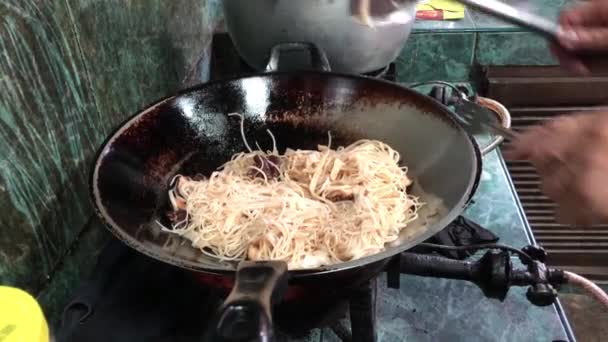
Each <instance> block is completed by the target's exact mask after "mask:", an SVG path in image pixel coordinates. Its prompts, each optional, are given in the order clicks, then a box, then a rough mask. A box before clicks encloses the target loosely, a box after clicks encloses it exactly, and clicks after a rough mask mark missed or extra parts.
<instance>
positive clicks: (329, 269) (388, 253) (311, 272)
mask: <svg viewBox="0 0 608 342" xmlns="http://www.w3.org/2000/svg"><path fill="white" fill-rule="evenodd" d="M309 76H317V77H331V78H336V77H338V78H346V79H350V80H355V81H362V82H375V83H380V84H384V85H386V86H389V87H395V88H399V89H400V90H401V91H404V92H405V93H406V94H407V95H409V96H412V97H415V98H417V99H419V100H420V101H424V102H425V103H423V104H424V105H428V106H432V107H433V108H434V109H435V110H436V111H440V112H443V114H445V119H446V120H447V121H449V123H450V124H451V125H452V126H454V127H455V128H457V129H458V130H459V131H460V132H461V133H462V134H464V135H465V136H466V137H467V139H468V141H469V142H470V148H471V149H472V153H473V154H474V155H475V156H476V158H475V159H476V161H475V163H474V164H475V165H472V166H473V169H474V170H475V175H474V177H472V179H471V180H470V181H469V184H468V186H467V191H466V192H465V193H464V194H463V195H462V197H461V199H460V200H459V201H458V205H457V206H455V207H454V208H453V209H452V210H451V211H450V212H449V213H448V214H447V215H446V216H445V217H443V218H442V219H441V220H440V221H438V222H436V223H435V224H433V226H432V227H435V229H429V230H428V232H430V233H428V232H427V233H426V234H421V235H420V236H418V237H417V238H416V239H413V240H411V241H409V242H408V243H406V244H401V245H397V246H392V247H389V248H387V249H385V250H384V251H382V252H380V253H377V254H373V255H370V256H366V257H363V258H359V259H356V260H352V261H347V262H342V263H338V264H332V265H327V266H322V267H319V268H314V269H304V270H290V271H289V274H290V278H299V277H308V276H317V275H324V274H328V273H334V272H338V271H343V270H348V269H353V268H357V267H361V266H364V265H368V264H373V263H376V262H379V261H382V260H385V259H388V258H390V257H393V256H395V255H397V254H399V253H402V252H404V251H406V250H408V249H410V248H412V247H414V246H415V245H417V244H418V243H420V242H422V241H424V240H426V239H428V238H430V237H431V236H432V235H433V234H435V233H436V232H438V231H440V229H437V228H436V227H438V226H441V227H446V226H447V225H448V224H449V223H450V222H452V221H453V220H455V219H456V218H457V217H458V216H459V215H460V214H461V213H462V211H463V210H464V209H465V208H466V206H467V204H468V203H469V201H470V199H471V198H472V196H473V195H474V193H475V190H476V188H477V186H478V183H479V179H480V175H481V152H480V150H479V147H478V144H477V143H476V141H475V139H474V138H473V137H472V136H471V135H470V134H468V133H467V132H466V131H465V130H464V129H463V128H462V127H461V126H460V125H459V124H458V123H457V122H456V120H455V119H454V116H453V115H454V114H453V113H452V112H451V111H450V110H449V109H448V108H447V107H445V106H443V105H441V103H440V102H438V101H437V100H435V99H433V98H431V97H429V96H427V95H425V94H422V93H419V92H417V91H415V90H413V89H411V88H408V87H407V86H404V85H401V84H398V83H395V82H390V81H386V80H383V79H378V78H374V77H370V76H363V75H352V74H343V73H334V72H325V71H305V70H302V71H295V72H293V71H292V72H288V71H278V72H269V73H251V74H247V75H242V76H236V77H231V78H227V79H220V80H213V81H210V82H206V83H201V84H197V85H194V86H192V87H188V88H185V89H182V90H179V91H177V92H176V93H175V94H173V95H169V96H166V97H163V98H161V99H159V100H156V101H154V102H152V103H151V104H149V105H147V106H144V107H143V109H140V110H138V111H137V112H135V113H134V114H132V115H130V116H129V117H128V118H126V119H125V120H123V121H122V122H121V123H120V124H118V125H117V126H116V128H114V129H113V130H112V132H111V133H110V134H109V135H108V137H107V138H106V139H104V141H103V143H102V144H101V145H100V147H99V148H98V149H97V151H96V153H95V158H94V162H93V167H92V168H91V169H90V173H89V195H90V200H91V201H92V204H93V208H94V210H95V214H96V215H97V216H98V217H99V218H100V220H101V221H102V223H103V224H104V225H105V226H106V228H107V229H108V230H109V231H110V232H111V233H112V234H113V235H114V236H115V237H117V238H119V239H120V240H121V241H122V242H123V243H125V244H127V245H128V246H129V247H131V248H133V249H134V250H136V251H138V252H140V253H142V254H144V255H147V256H149V257H152V258H154V259H156V260H159V261H161V262H166V263H168V264H171V265H174V266H177V267H180V268H183V269H187V270H190V271H195V272H202V273H210V274H220V275H226V274H228V275H230V274H234V273H235V271H236V269H227V268H224V267H223V268H209V267H202V266H200V265H199V264H197V263H194V262H190V261H183V260H177V259H173V258H167V257H165V256H162V255H159V254H158V253H155V252H153V251H151V250H150V249H149V248H146V247H145V246H143V244H141V243H140V242H139V241H137V240H135V239H133V238H132V236H131V235H128V234H125V233H124V232H123V230H122V229H120V227H118V225H116V224H114V223H112V222H110V221H111V220H108V217H106V216H107V215H105V214H104V213H103V212H102V210H101V208H100V205H101V204H99V205H98V203H97V200H98V198H97V196H96V190H95V189H96V182H95V179H96V173H97V169H98V166H99V164H100V162H101V161H102V160H103V154H104V152H105V151H106V149H107V148H108V147H109V146H108V143H109V142H110V141H112V140H113V139H114V138H116V136H117V133H118V132H119V131H121V130H122V129H124V128H125V126H127V125H128V123H129V122H131V121H133V120H134V119H136V118H137V117H139V116H141V115H143V114H144V113H146V112H147V111H149V110H151V109H153V108H154V107H156V106H158V105H160V104H161V103H164V102H166V101H168V100H170V99H173V98H177V97H181V96H185V95H187V94H191V93H194V92H197V91H200V90H203V89H205V88H208V87H213V86H214V85H216V84H222V83H229V82H232V81H237V80H242V79H247V78H259V77H309Z"/></svg>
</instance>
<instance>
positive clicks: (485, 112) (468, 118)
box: [454, 99, 517, 140]
mask: <svg viewBox="0 0 608 342" xmlns="http://www.w3.org/2000/svg"><path fill="white" fill-rule="evenodd" d="M454 109H455V111H456V113H457V119H458V120H459V121H460V122H461V123H462V124H464V125H465V126H466V128H467V131H468V132H469V133H470V134H478V133H494V134H496V135H500V136H502V137H503V138H505V139H509V140H514V139H516V137H517V134H516V133H515V132H514V131H513V130H511V129H509V128H505V127H503V126H501V124H500V121H499V120H498V118H497V116H496V114H494V112H492V111H491V110H489V109H488V108H486V107H484V106H480V105H478V104H477V103H475V102H471V101H469V100H466V99H460V100H459V101H458V102H457V103H455V104H454Z"/></svg>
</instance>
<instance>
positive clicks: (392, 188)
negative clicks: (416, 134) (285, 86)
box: [169, 117, 421, 269]
mask: <svg viewBox="0 0 608 342" xmlns="http://www.w3.org/2000/svg"><path fill="white" fill-rule="evenodd" d="M241 132H242V133H243V140H244V141H245V145H246V146H247V148H248V150H249V151H248V152H242V153H238V154H236V155H234V156H233V157H232V159H231V160H230V161H229V162H227V163H226V164H224V165H223V166H222V167H221V168H220V170H218V171H216V172H213V173H212V174H211V175H210V176H209V177H208V178H205V179H195V178H190V177H186V176H182V175H178V176H176V177H175V178H174V181H173V182H172V188H171V190H170V191H169V198H170V201H171V204H172V206H173V209H174V210H175V213H181V215H174V217H173V222H172V227H171V229H169V231H170V232H172V233H175V234H179V235H181V236H183V237H185V238H187V239H188V240H190V241H191V242H192V246H194V247H196V248H199V249H200V250H201V251H202V252H203V253H205V254H207V255H210V256H213V257H217V258H220V259H222V260H241V259H250V260H283V261H285V262H287V264H288V267H289V269H306V268H315V267H319V266H322V265H329V264H334V263H339V262H344V261H349V260H354V259H358V258H361V257H364V256H367V255H371V254H375V253H378V252H380V251H382V250H383V248H384V246H385V244H386V243H389V242H392V241H394V240H396V239H397V238H398V236H399V232H400V231H401V229H403V228H404V227H405V226H406V225H407V224H408V223H409V222H411V221H413V220H415V219H416V218H417V210H418V208H419V206H420V205H421V204H420V203H419V202H418V199H417V198H416V197H414V196H411V195H408V194H407V193H406V188H407V187H408V186H409V185H410V184H411V181H410V179H409V178H408V177H407V175H406V174H407V169H406V168H405V167H400V166H399V160H400V156H399V153H398V152H397V151H395V150H393V149H392V148H391V147H390V146H388V145H387V144H385V143H383V142H380V141H376V140H359V141H356V142H355V143H353V144H351V145H349V146H346V147H338V148H337V149H335V150H334V149H331V148H330V146H331V136H330V142H329V143H328V145H327V146H318V149H317V150H292V149H287V150H286V151H285V153H284V154H282V155H279V153H278V151H277V148H276V144H273V149H272V151H266V152H264V151H261V150H255V151H254V150H251V148H250V147H249V144H247V142H246V139H245V136H244V132H243V118H242V117H241ZM269 133H270V132H269ZM271 136H272V134H271ZM273 142H274V137H273Z"/></svg>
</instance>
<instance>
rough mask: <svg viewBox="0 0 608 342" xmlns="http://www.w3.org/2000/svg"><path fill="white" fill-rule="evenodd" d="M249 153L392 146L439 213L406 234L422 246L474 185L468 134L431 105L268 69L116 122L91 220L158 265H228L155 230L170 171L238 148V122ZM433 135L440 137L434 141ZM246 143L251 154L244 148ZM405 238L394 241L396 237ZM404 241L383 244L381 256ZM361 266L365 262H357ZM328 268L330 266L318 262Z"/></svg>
mask: <svg viewBox="0 0 608 342" xmlns="http://www.w3.org/2000/svg"><path fill="white" fill-rule="evenodd" d="M233 112H238V113H241V114H243V115H244V116H245V119H246V121H245V125H244V127H245V134H246V137H247V139H248V141H249V143H250V145H251V146H252V147H254V146H255V143H256V142H257V143H258V144H259V145H260V146H261V147H262V148H264V149H271V147H272V141H271V138H270V136H269V135H268V133H267V132H266V130H267V129H269V130H270V131H272V133H273V134H274V136H275V137H276V141H277V146H278V148H279V150H280V151H282V150H284V149H285V148H286V147H291V148H303V149H313V148H316V146H317V145H318V144H326V143H327V141H328V131H330V132H331V136H332V146H333V147H337V146H340V145H347V144H349V143H352V142H353V141H355V140H358V139H361V138H373V139H379V140H382V141H384V142H386V143H388V144H390V145H391V146H392V147H393V148H395V149H397V150H398V151H399V152H400V153H401V154H402V159H403V160H404V162H405V164H406V165H407V166H408V167H409V168H410V171H411V173H412V174H413V176H414V177H415V180H416V182H417V184H419V185H420V186H421V187H422V188H423V189H424V191H425V194H422V193H421V194H420V195H421V196H422V197H423V200H424V199H426V197H425V196H426V194H427V193H428V194H430V195H432V196H433V198H438V199H440V200H441V202H442V205H443V206H444V207H445V208H444V209H445V210H440V211H439V214H438V215H435V216H434V217H433V218H430V219H428V222H425V223H424V226H425V229H422V228H420V229H418V230H413V231H411V232H410V233H408V234H406V235H405V236H404V241H405V240H408V241H409V245H408V246H411V245H412V244H415V243H417V242H420V241H421V240H422V239H425V238H428V237H429V236H430V235H432V234H433V233H435V232H436V231H437V230H440V229H441V228H443V226H445V225H446V224H447V223H449V221H450V220H452V219H453V218H455V217H456V216H457V215H458V214H459V213H460V211H461V210H462V207H463V206H464V204H465V202H466V201H467V200H468V197H469V195H470V194H471V192H472V191H473V189H474V185H475V182H476V180H477V176H478V175H477V173H478V170H479V165H478V164H479V155H478V151H477V149H476V147H475V146H474V144H473V143H472V142H471V139H470V138H469V137H468V136H467V135H466V133H464V131H463V130H462V129H460V127H459V126H458V125H457V124H456V123H455V122H454V121H453V120H452V119H451V118H450V117H449V112H447V111H446V110H445V109H443V108H442V107H441V106H440V105H439V104H437V103H435V102H433V101H432V100H431V99H429V98H426V97H424V96H422V95H419V94H417V93H415V92H413V91H411V90H408V89H405V88H402V87H400V86H397V85H394V84H390V83H386V82H382V81H377V80H372V79H367V78H363V77H358V76H336V75H331V74H323V73H318V74H314V73H306V74H304V73H303V74H301V75H300V74H293V73H291V74H280V73H279V74H271V75H265V76H253V77H248V78H241V79H235V80H232V81H222V82H215V83H208V84H205V85H203V86H200V87H198V88H194V89H190V90H188V91H184V92H182V93H181V94H179V95H177V96H174V97H171V98H168V99H165V100H163V101H160V102H159V103H157V104H156V105H154V106H152V107H151V108H149V109H147V110H144V111H142V112H140V113H138V114H136V115H135V116H134V117H133V118H132V119H131V120H129V121H127V122H126V123H125V124H123V125H122V126H121V128H119V129H118V130H117V131H116V132H115V133H114V134H113V135H112V137H111V138H109V139H108V141H107V142H106V144H105V146H104V147H102V149H101V151H100V153H99V156H98V159H97V161H96V164H95V167H94V170H93V177H92V183H91V185H92V190H93V197H94V198H93V200H94V201H95V205H96V208H97V210H98V212H99V214H100V216H101V217H102V218H103V219H104V220H105V221H106V223H107V224H108V226H109V227H110V229H111V230H112V231H113V233H114V234H115V235H117V236H118V237H119V238H121V239H123V240H124V241H125V242H126V243H127V244H129V245H131V246H132V247H134V248H136V249H138V250H140V251H142V252H144V253H146V254H148V255H151V256H153V257H156V258H159V259H161V260H164V261H167V262H170V263H172V264H175V265H178V266H182V267H185V268H189V269H195V270H215V271H221V270H233V269H234V264H231V263H220V262H219V261H218V260H216V259H213V258H210V257H207V256H205V255H203V254H202V253H200V252H199V251H198V250H196V249H194V248H192V247H190V245H189V243H188V242H187V241H184V240H183V239H181V238H179V237H177V236H175V235H173V234H167V233H164V232H162V231H161V230H160V227H159V225H158V224H156V223H155V221H156V220H161V221H163V222H164V223H165V224H166V223H167V222H166V221H164V220H165V213H166V211H167V210H168V202H167V189H168V184H169V182H170V180H171V179H172V177H173V176H174V175H175V174H176V173H182V174H187V175H194V174H197V173H202V174H209V173H211V172H212V171H213V170H216V169H217V168H218V167H219V166H220V165H222V164H223V163H224V162H226V161H227V160H229V159H230V157H231V156H232V155H233V154H234V153H236V152H240V151H244V150H245V146H244V143H243V140H242V137H241V132H240V119H239V118H238V117H229V116H228V114H229V113H233ZM436 136H441V137H442V139H435V138H434V137H436ZM254 148H255V147H254ZM401 242H403V241H401ZM408 246H404V244H401V246H400V247H399V248H393V249H390V248H389V249H388V250H387V252H385V255H384V256H378V257H376V258H369V257H368V258H364V259H361V262H363V263H366V262H373V261H378V260H380V259H382V258H383V257H387V256H389V255H390V254H395V253H397V252H399V251H402V250H403V249H405V248H407V247H408ZM366 259H368V260H366ZM328 269H331V267H328Z"/></svg>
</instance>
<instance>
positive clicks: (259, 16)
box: [223, 0, 416, 73]
mask: <svg viewBox="0 0 608 342" xmlns="http://www.w3.org/2000/svg"><path fill="white" fill-rule="evenodd" d="M356 2H357V1H353V0H247V1H244V0H223V8H224V17H225V21H226V27H227V29H228V33H229V34H230V37H231V38H232V41H233V42H234V44H235V46H236V49H237V51H238V52H239V54H240V55H241V57H242V58H243V59H244V60H245V61H246V62H247V63H248V64H249V65H250V66H252V67H254V68H255V69H257V70H263V69H264V67H265V66H266V62H267V61H268V56H269V53H270V49H271V48H272V47H273V46H275V45H276V44H278V43H284V42H310V43H314V44H316V45H317V46H318V47H320V48H321V49H322V50H323V51H325V53H326V54H327V57H328V59H329V62H330V64H331V66H332V70H333V71H336V72H342V73H365V72H371V71H374V70H378V69H380V68H383V67H385V66H387V65H388V64H389V63H390V62H392V61H393V60H395V59H396V58H397V56H398V55H399V52H400V51H401V49H402V48H403V45H404V44H405V42H406V41H407V38H408V37H409V35H410V32H411V29H412V25H413V23H414V20H415V15H416V4H415V1H408V2H406V3H401V4H400V5H399V6H398V8H397V7H395V8H388V9H387V8H386V6H385V7H384V8H379V9H378V8H375V9H374V10H375V11H376V13H374V12H372V15H374V16H375V14H379V15H381V16H382V18H383V20H381V21H375V22H374V27H369V26H366V25H364V24H362V23H361V22H360V21H358V20H357V19H356V18H355V17H354V16H353V15H352V13H353V6H356V4H355V3H356ZM372 3H373V4H374V6H376V7H377V6H378V5H379V4H382V2H377V1H372ZM389 3H391V1H386V2H385V4H389ZM377 11H384V13H377ZM386 11H389V12H390V13H386Z"/></svg>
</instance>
